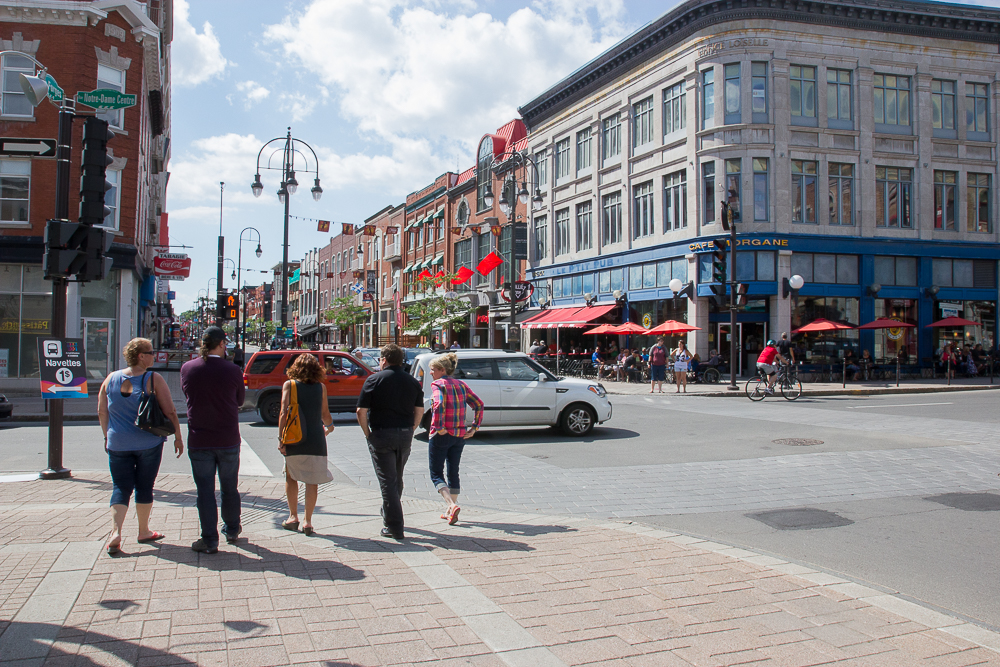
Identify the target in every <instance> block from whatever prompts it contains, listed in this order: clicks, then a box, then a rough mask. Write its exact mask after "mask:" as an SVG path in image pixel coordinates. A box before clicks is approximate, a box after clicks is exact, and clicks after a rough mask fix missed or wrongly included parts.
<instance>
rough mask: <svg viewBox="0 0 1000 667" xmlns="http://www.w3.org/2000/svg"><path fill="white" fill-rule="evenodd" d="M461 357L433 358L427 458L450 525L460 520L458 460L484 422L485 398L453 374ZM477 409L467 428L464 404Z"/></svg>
mask: <svg viewBox="0 0 1000 667" xmlns="http://www.w3.org/2000/svg"><path fill="white" fill-rule="evenodd" d="M457 365H458V358H457V357H456V356H455V355H454V354H453V353H448V354H442V355H440V356H438V357H435V358H434V359H433V360H431V363H430V371H431V377H433V378H434V382H432V383H431V437H430V446H429V447H428V458H429V460H430V467H431V482H433V483H434V488H436V489H437V490H438V492H439V493H440V494H441V496H442V497H443V498H444V499H445V501H446V502H447V503H448V511H447V512H445V513H444V514H442V515H441V518H442V519H447V521H448V523H449V525H454V524H455V523H457V522H458V513H459V511H460V510H461V508H460V507H459V506H458V503H457V502H456V500H457V498H458V492H459V481H458V464H459V462H460V461H461V460H462V449H464V448H465V441H466V440H468V439H469V438H471V437H472V436H473V435H475V433H476V431H478V430H479V425H480V424H481V423H482V422H483V401H482V400H481V399H480V398H479V397H478V396H476V395H475V393H473V391H472V390H471V389H469V386H468V385H467V384H465V383H464V382H462V381H461V380H456V379H455V378H453V377H452V373H454V372H455V367H456V366H457ZM466 403H468V404H469V405H470V406H472V409H473V410H475V411H476V418H475V421H474V423H473V425H472V426H471V427H470V428H468V429H467V428H465V405H466ZM445 462H447V463H448V481H447V482H446V481H445V478H444V464H445Z"/></svg>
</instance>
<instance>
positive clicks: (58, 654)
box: [0, 621, 197, 667]
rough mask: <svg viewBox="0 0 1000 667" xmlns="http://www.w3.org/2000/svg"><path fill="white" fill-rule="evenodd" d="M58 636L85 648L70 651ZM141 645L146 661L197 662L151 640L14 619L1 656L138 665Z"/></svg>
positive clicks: (85, 666) (0, 642) (2, 638)
mask: <svg viewBox="0 0 1000 667" xmlns="http://www.w3.org/2000/svg"><path fill="white" fill-rule="evenodd" d="M57 638H58V641H59V644H78V645H79V647H80V649H81V650H80V651H79V652H76V651H74V652H72V653H70V652H66V651H62V650H60V649H59V648H57V647H54V646H52V642H53V641H55V640H56V639H57ZM140 649H141V650H142V660H143V662H144V663H146V664H150V665H197V663H196V662H194V661H192V660H187V659H186V658H182V657H181V656H179V655H176V654H173V653H170V652H168V651H163V650H160V649H156V648H152V647H151V646H149V645H148V644H147V645H145V646H140V644H138V643H136V642H131V641H128V640H126V639H119V638H118V637H112V636H109V635H105V634H101V633H99V632H94V631H93V630H84V629H80V628H74V627H63V626H61V625H56V624H54V623H18V622H16V621H14V622H12V623H11V624H10V625H9V626H8V627H7V629H6V630H5V631H4V633H3V635H0V660H3V661H8V660H10V661H19V660H24V661H25V662H24V664H35V663H36V661H38V660H40V659H42V660H45V662H46V663H48V662H50V661H52V662H55V661H57V660H59V659H60V658H63V659H67V660H70V661H72V663H73V665H79V666H81V667H89V666H90V665H94V666H95V667H97V666H98V665H107V664H110V663H111V662H118V661H123V662H125V663H126V664H129V665H135V664H138V663H139V651H140ZM111 656H114V658H112V657H111ZM115 658H117V660H115ZM60 662H61V661H60Z"/></svg>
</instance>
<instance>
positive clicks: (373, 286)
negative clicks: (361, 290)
mask: <svg viewBox="0 0 1000 667" xmlns="http://www.w3.org/2000/svg"><path fill="white" fill-rule="evenodd" d="M365 291H366V292H368V293H369V294H374V293H375V292H378V271H369V272H368V276H367V277H366V278H365Z"/></svg>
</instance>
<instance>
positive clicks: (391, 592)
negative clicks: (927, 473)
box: [0, 473, 1000, 667]
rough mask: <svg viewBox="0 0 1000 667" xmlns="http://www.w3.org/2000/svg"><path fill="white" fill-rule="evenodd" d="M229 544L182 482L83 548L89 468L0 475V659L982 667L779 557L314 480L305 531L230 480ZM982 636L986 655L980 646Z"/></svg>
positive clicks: (102, 504) (839, 582) (898, 603)
mask: <svg viewBox="0 0 1000 667" xmlns="http://www.w3.org/2000/svg"><path fill="white" fill-rule="evenodd" d="M240 486H241V491H242V492H243V493H244V494H245V496H244V515H243V520H244V528H245V532H244V537H245V539H241V540H240V541H239V543H238V544H236V545H225V544H223V545H222V547H221V549H220V552H219V553H218V554H216V555H212V556H208V555H200V554H196V553H194V552H192V551H191V550H190V543H191V542H192V541H194V540H195V539H196V538H197V537H198V518H197V512H196V510H195V509H194V495H193V484H192V483H191V480H190V478H188V477H186V476H183V475H161V477H160V479H159V480H158V491H157V497H156V505H155V506H154V510H153V527H154V528H155V529H158V530H161V531H163V532H165V533H166V534H167V539H166V540H164V541H163V542H160V543H158V544H155V545H137V544H136V543H135V522H134V517H133V516H131V513H130V516H129V518H128V520H127V523H126V529H127V532H126V541H125V544H124V550H125V552H126V553H125V555H123V556H121V557H117V558H110V557H108V556H106V555H104V554H103V553H102V551H101V549H102V546H103V539H104V538H105V537H106V534H107V530H108V526H107V512H108V510H107V500H108V497H109V494H110V484H109V480H108V476H107V475H106V474H97V473H80V474H79V475H78V477H76V478H75V479H71V480H63V481H50V482H40V481H33V482H12V483H4V484H0V510H2V511H0V632H2V633H3V634H2V635H0V664H2V665H19V666H28V665H42V664H46V665H248V666H250V665H252V666H267V665H287V664H311V665H324V666H327V667H331V666H335V665H336V666H347V665H353V666H363V665H407V664H420V663H426V664H433V665H441V666H444V667H448V666H452V665H477V666H493V665H496V666H499V665H509V666H512V667H519V666H524V667H536V666H537V667H545V666H548V665H583V664H599V665H608V666H625V665H635V666H644V665H650V666H652V665H655V666H658V667H659V666H663V667H671V666H675V665H737V664H739V665H758V664H759V665H775V666H785V665H818V664H830V663H836V664H842V665H878V666H886V665H935V666H960V665H974V664H1000V654H998V653H995V652H994V650H997V649H1000V641H998V639H997V635H995V634H993V633H991V632H988V631H986V630H983V629H981V628H979V627H978V626H975V625H972V624H969V623H965V622H963V621H961V620H958V619H955V618H952V617H949V616H945V615H943V614H939V613H937V612H935V611H932V610H929V609H926V608H924V607H922V606H918V605H916V604H912V603H910V602H907V601H904V600H902V599H900V598H897V597H895V596H892V595H888V594H884V593H882V592H879V591H876V590H873V589H871V588H866V587H864V586H860V585H858V584H855V583H851V582H847V581H845V580H843V579H839V578H837V577H833V576H831V575H829V574H826V573H822V572H816V571H814V570H811V569H809V568H805V567H802V566H799V565H795V564H791V563H786V562H784V561H780V560H777V559H774V558H769V557H766V556H760V555H757V554H754V553H752V552H749V551H744V550H741V549H734V548H729V547H727V546H726V545H722V544H714V543H709V542H704V541H701V540H697V539H695V538H691V537H687V536H683V535H676V534H673V533H666V532H662V531H657V530H653V529H649V528H646V527H643V526H638V525H632V524H625V523H614V524H602V523H598V522H592V521H589V520H587V519H583V518H566V517H553V516H545V515H540V514H514V513H509V512H506V513H505V512H497V511H492V510H489V511H488V510H482V509H478V508H475V507H471V506H467V507H463V511H462V514H461V518H462V521H461V522H460V524H459V525H457V526H452V527H449V526H447V525H446V524H445V523H444V522H443V521H441V520H440V518H439V517H438V515H439V514H440V511H441V504H440V503H439V502H434V501H432V500H429V499H428V500H423V499H410V498H408V499H407V500H406V502H405V509H406V513H407V522H408V523H407V525H408V529H407V531H408V532H407V534H408V539H407V540H406V541H405V542H403V543H396V542H394V541H392V540H385V539H381V538H378V537H376V535H377V532H378V529H379V528H380V520H379V518H378V511H377V507H378V500H377V496H376V494H374V493H372V492H371V491H369V490H366V489H361V488H359V487H356V486H353V485H335V484H330V485H325V486H324V487H322V488H321V491H320V509H319V513H318V514H317V515H316V517H315V524H316V528H317V531H318V534H317V535H315V536H313V537H305V536H304V535H301V534H296V533H290V532H288V531H284V530H282V529H281V528H280V526H279V523H280V521H281V520H282V519H283V518H284V516H285V514H284V512H285V511H286V510H285V509H284V508H283V507H284V503H283V499H282V491H283V489H282V486H281V484H280V483H278V482H275V481H272V480H266V481H265V480H261V479H253V478H249V479H241V482H240ZM984 646H990V647H992V648H993V649H994V650H990V649H989V648H985V647H984Z"/></svg>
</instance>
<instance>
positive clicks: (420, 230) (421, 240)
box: [417, 227, 424, 246]
mask: <svg viewBox="0 0 1000 667" xmlns="http://www.w3.org/2000/svg"><path fill="white" fill-rule="evenodd" d="M423 244H424V228H423V227H417V245H418V246H419V245H423Z"/></svg>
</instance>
